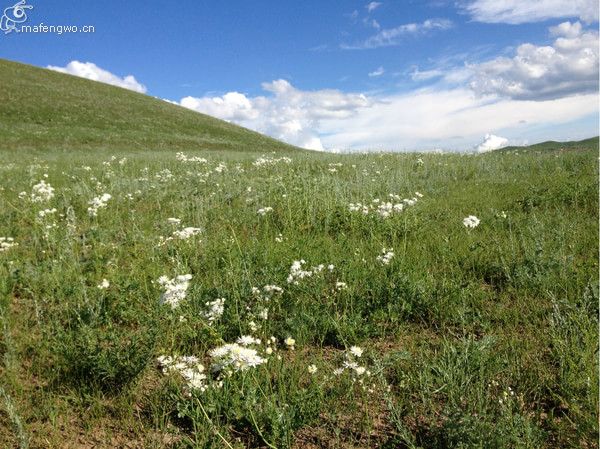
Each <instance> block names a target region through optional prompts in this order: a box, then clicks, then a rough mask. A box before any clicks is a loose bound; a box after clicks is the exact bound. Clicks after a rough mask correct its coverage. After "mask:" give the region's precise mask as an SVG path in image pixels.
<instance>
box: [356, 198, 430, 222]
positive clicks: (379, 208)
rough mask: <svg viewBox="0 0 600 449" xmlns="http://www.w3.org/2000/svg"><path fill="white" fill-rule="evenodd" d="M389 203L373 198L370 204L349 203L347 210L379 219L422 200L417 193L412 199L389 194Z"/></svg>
mask: <svg viewBox="0 0 600 449" xmlns="http://www.w3.org/2000/svg"><path fill="white" fill-rule="evenodd" d="M388 196H389V201H382V200H381V199H379V198H375V199H374V200H373V201H371V204H370V205H369V204H363V203H350V204H348V209H349V210H350V212H360V213H362V214H363V215H369V214H371V213H372V214H375V215H378V216H379V217H381V218H388V217H390V216H391V215H392V214H397V213H400V212H402V211H403V210H404V209H405V208H406V207H408V206H414V205H415V204H417V201H419V198H422V197H423V195H422V194H421V193H419V192H415V196H414V197H413V198H401V197H400V196H399V195H396V194H394V193H390V194H389V195H388Z"/></svg>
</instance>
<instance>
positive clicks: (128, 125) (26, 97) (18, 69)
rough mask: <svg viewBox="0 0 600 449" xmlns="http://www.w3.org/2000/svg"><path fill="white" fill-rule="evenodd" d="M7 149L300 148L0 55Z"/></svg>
mask: <svg viewBox="0 0 600 449" xmlns="http://www.w3.org/2000/svg"><path fill="white" fill-rule="evenodd" d="M0 149H3V150H19V151H24V150H27V151H31V150H42V151H43V150H49V149H52V150H64V151H95V150H103V149H106V150H109V151H117V150H167V151H182V150H192V149H207V150H235V151H251V150H252V151H264V152H270V151H281V150H288V151H289V150H300V149H299V148H297V147H294V146H291V145H287V144H285V143H283V142H280V141H278V140H275V139H272V138H270V137H267V136H264V135H262V134H259V133H256V132H254V131H250V130H248V129H245V128H242V127H240V126H236V125H233V124H230V123H227V122H225V121H222V120H218V119H216V118H213V117H210V116H207V115H204V114H200V113H197V112H194V111H191V110H188V109H185V108H183V107H180V106H177V105H174V104H170V103H168V102H166V101H163V100H160V99H156V98H153V97H150V96H147V95H142V94H139V93H135V92H131V91H129V90H126V89H122V88H118V87H114V86H110V85H107V84H103V83H99V82H95V81H90V80H87V79H83V78H78V77H75V76H71V75H65V74H62V73H57V72H54V71H51V70H47V69H41V68H38V67H33V66H29V65H25V64H20V63H16V62H12V61H6V60H2V59H0Z"/></svg>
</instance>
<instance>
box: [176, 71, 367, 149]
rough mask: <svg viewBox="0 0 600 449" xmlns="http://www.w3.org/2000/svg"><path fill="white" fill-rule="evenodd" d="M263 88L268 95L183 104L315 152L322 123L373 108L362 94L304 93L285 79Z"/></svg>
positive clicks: (185, 101)
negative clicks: (366, 108) (362, 109)
mask: <svg viewBox="0 0 600 449" xmlns="http://www.w3.org/2000/svg"><path fill="white" fill-rule="evenodd" d="M262 87H263V89H264V90H265V91H266V92H268V93H269V94H270V95H269V96H257V97H247V96H246V95H244V94H241V93H239V92H229V93H227V94H225V95H223V96H221V97H202V98H194V97H185V98H183V99H182V100H181V102H180V104H181V105H182V106H184V107H187V108H189V109H193V110H195V111H198V112H203V113H205V114H209V115H212V116H214V117H218V118H221V119H224V120H231V121H233V122H235V123H237V124H240V125H242V126H246V127H248V128H250V129H254V130H256V131H259V132H262V133H265V134H268V135H270V136H273V137H275V138H278V139H281V140H283V141H286V142H288V143H291V144H294V145H297V146H300V147H303V148H308V149H313V150H323V149H324V148H323V145H322V142H321V138H320V136H319V132H318V130H319V128H320V123H321V121H322V120H326V119H328V120H342V121H343V120H344V119H347V118H349V117H351V116H352V115H354V114H355V113H356V112H357V111H358V110H360V109H361V108H365V107H368V106H369V105H370V101H369V100H368V99H367V97H365V96H364V95H362V94H346V93H343V92H340V91H338V90H333V89H324V90H317V91H303V90H300V89H296V88H295V87H294V86H292V85H291V84H290V83H289V82H288V81H286V80H282V79H280V80H275V81H272V82H270V83H263V85H262Z"/></svg>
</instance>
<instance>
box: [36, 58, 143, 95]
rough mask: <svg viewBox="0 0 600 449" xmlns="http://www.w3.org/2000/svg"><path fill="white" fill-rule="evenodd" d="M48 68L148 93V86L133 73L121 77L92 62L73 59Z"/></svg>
mask: <svg viewBox="0 0 600 449" xmlns="http://www.w3.org/2000/svg"><path fill="white" fill-rule="evenodd" d="M47 68H48V69H50V70H54V71H56V72H61V73H68V74H69V75H75V76H79V77H81V78H87V79H89V80H93V81H99V82H101V83H106V84H112V85H113V86H118V87H123V88H125V89H129V90H133V91H135V92H140V93H146V86H144V85H143V84H140V83H139V82H138V81H137V80H136V79H135V77H134V76H133V75H127V76H125V77H123V78H121V77H119V76H117V75H115V74H113V73H111V72H109V71H108V70H104V69H101V68H100V67H98V66H97V65H96V64H94V63H92V62H79V61H71V62H69V63H68V64H67V65H66V66H65V67H57V66H52V65H49V66H48V67H47Z"/></svg>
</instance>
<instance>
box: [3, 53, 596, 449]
mask: <svg viewBox="0 0 600 449" xmlns="http://www.w3.org/2000/svg"><path fill="white" fill-rule="evenodd" d="M2 67H4V68H2ZM6 67H12V66H11V65H10V64H5V65H4V66H2V65H0V71H4V73H5V75H3V76H8V77H9V78H10V79H12V77H11V76H10V75H6ZM26 72H27V71H26ZM27 73H29V72H27ZM36 73H37V72H36ZM31 76H33V75H31ZM40 76H41V75H40ZM49 76H50V78H49V79H50V81H49V83H51V82H52V80H53V78H52V77H54V76H55V75H54V74H52V75H49ZM56 76H57V77H62V78H61V79H60V80H59V78H56V80H57V81H56V82H57V83H58V82H59V81H60V82H61V83H66V84H68V82H67V81H65V79H67V78H68V77H65V76H64V75H60V74H56ZM19 79H21V78H19ZM68 80H69V81H71V80H72V81H73V82H74V83H75V85H78V83H79V82H80V81H79V80H75V79H72V78H68ZM14 82H22V81H16V80H15V81H14ZM82 82H85V81H82ZM40 83H41V84H43V85H46V84H44V83H42V81H40ZM85 83H87V84H90V83H89V82H85ZM59 84H60V83H59ZM82 86H83V84H82ZM84 87H85V86H84ZM95 87H97V88H98V89H105V87H104V86H102V87H98V86H95ZM86 89H87V88H86ZM86 89H84V88H83V87H82V91H81V93H80V94H81V95H85V91H86ZM106 89H112V88H108V87H106ZM0 92H1V93H2V95H8V94H7V92H6V89H3V88H0ZM99 92H100V91H99ZM106 92H109V91H106ZM109 93H111V95H113V96H114V97H118V96H119V94H120V93H121V91H113V90H111V91H110V92H109ZM122 93H123V95H125V96H126V97H127V101H129V100H131V101H135V100H137V99H139V98H138V97H139V96H137V95H135V94H129V93H127V92H122ZM3 98H5V97H3ZM142 98H143V97H142ZM144 100H146V99H144ZM123 101H124V102H125V100H123ZM139 101H140V102H143V101H142V99H139ZM75 103H76V104H78V105H79V106H77V107H81V108H83V106H82V105H81V104H80V103H79V100H77V101H75ZM125 103H126V102H125ZM125 103H123V104H125ZM155 103H160V105H155V106H152V107H155V108H157V109H161V108H163V107H164V108H168V109H165V111H168V112H169V113H173V114H175V116H178V114H182V115H183V114H184V113H185V114H190V113H189V112H187V111H182V110H181V111H180V110H179V108H176V107H175V106H171V105H168V104H166V103H165V104H164V105H162V103H163V102H155ZM10 104H11V105H12V106H11V107H10V108H8V109H3V110H2V111H0V119H1V120H0V123H1V125H0V126H1V127H2V128H1V129H2V133H3V134H2V136H3V139H4V138H6V139H8V140H7V141H6V142H8V143H3V144H2V145H3V147H2V149H0V158H1V160H2V164H1V165H0V180H1V181H0V237H4V238H7V237H10V238H13V239H14V240H12V241H9V240H4V241H3V242H0V247H1V248H2V249H3V250H2V251H0V322H1V326H0V353H1V355H2V359H1V366H0V447H3V448H4V447H21V448H25V447H29V448H54V447H56V448H63V447H72V448H79V447H84V448H91V447H94V448H113V447H123V448H127V447H129V448H163V447H173V448H175V447H177V448H203V447H204V448H213V447H214V448H221V447H235V448H243V447H252V448H255V447H271V448H272V447H277V448H286V447H288V448H320V447H330V448H337V447H342V448H371V447H383V448H557V447H558V448H593V447H598V442H597V436H598V394H599V392H598V259H597V255H598V233H597V228H598V183H597V173H598V144H597V139H592V140H589V141H585V142H582V143H573V144H571V145H563V144H560V143H557V144H552V143H548V144H546V146H545V147H543V148H529V149H527V148H519V149H516V150H513V151H501V152H492V153H489V154H484V155H459V154H446V155H432V154H370V155H329V154H315V153H310V152H303V151H293V150H290V149H289V148H287V149H286V147H285V146H284V145H280V144H277V143H276V141H272V140H271V139H266V138H264V142H266V143H265V144H264V145H262V144H260V139H262V138H259V137H256V139H258V140H257V141H254V142H250V141H248V143H247V144H245V145H244V146H243V147H242V148H241V150H242V151H232V150H231V148H235V142H236V140H235V139H237V138H238V137H236V136H239V139H242V140H244V139H246V138H248V139H250V138H251V137H252V136H256V135H255V134H253V133H249V132H247V133H248V134H243V133H244V132H246V131H243V130H240V129H239V128H236V127H233V126H232V125H226V124H222V123H216V124H215V126H221V127H223V129H225V130H226V131H227V132H225V133H224V134H223V133H221V134H219V133H218V132H216V131H215V133H216V134H215V136H216V137H215V138H214V139H213V140H210V139H209V140H210V142H214V141H217V140H219V139H221V141H223V142H226V144H224V147H223V148H222V149H220V148H219V147H218V145H217V146H212V144H211V143H210V142H209V143H207V144H206V146H203V145H204V143H206V142H208V141H205V140H202V139H204V137H198V139H199V140H198V141H197V142H198V146H199V147H200V149H195V148H196V147H195V144H194V145H191V146H190V147H188V148H187V149H186V150H185V156H182V155H181V154H180V155H176V150H180V149H182V148H184V147H185V146H186V142H188V141H189V139H191V140H193V139H196V137H194V136H195V134H194V132H193V130H191V128H190V131H189V133H190V134H189V135H188V134H185V133H183V132H182V133H183V134H181V135H184V137H183V138H182V139H181V140H176V139H175V138H174V139H175V140H173V142H179V143H175V144H174V148H173V149H172V150H169V149H168V142H170V141H169V139H168V138H164V140H161V139H163V137H164V135H165V134H163V132H162V131H158V130H157V131H156V132H154V131H152V130H149V131H148V133H149V135H150V137H149V139H150V140H149V141H148V142H150V141H151V142H155V143H156V142H159V143H156V146H152V145H151V146H149V147H148V148H147V149H146V150H144V149H143V145H144V143H145V141H144V140H139V139H137V140H135V139H134V140H135V145H132V146H131V149H127V148H126V147H127V142H128V139H129V138H130V137H131V136H137V135H143V134H144V128H143V127H141V125H140V127H139V128H138V127H136V126H137V125H136V123H137V119H136V120H134V121H133V122H132V123H133V124H130V125H129V124H128V125H126V126H125V125H123V126H124V127H123V128H119V126H120V125H118V124H115V125H114V126H115V128H114V129H115V133H114V136H115V137H114V141H113V140H111V139H112V137H110V136H111V135H112V134H111V132H110V131H109V129H110V127H109V125H108V123H109V120H108V118H107V119H106V122H102V121H101V120H100V119H98V120H100V121H99V122H96V125H97V128H94V129H97V130H104V131H106V133H107V134H108V136H109V137H106V136H105V134H104V133H103V132H100V131H97V132H96V131H95V130H92V132H91V135H92V136H99V137H98V139H99V140H98V141H96V140H94V139H95V138H90V146H89V147H86V146H85V145H82V147H81V149H80V150H79V151H67V150H70V149H75V148H76V147H77V145H79V144H80V143H81V142H82V141H84V140H85V136H86V135H87V134H86V132H84V131H83V128H82V126H83V125H82V123H83V122H84V121H87V120H88V118H87V116H84V118H81V117H80V118H77V120H76V121H77V123H78V125H77V126H75V128H76V129H78V130H79V131H77V132H76V133H77V136H78V137H77V138H76V139H75V140H74V141H73V142H71V141H69V139H61V138H60V129H61V128H62V129H63V131H64V132H67V131H68V128H69V126H67V125H66V123H67V122H60V123H61V124H60V125H57V127H53V126H50V125H47V124H40V125H39V126H40V128H39V129H40V130H42V131H40V132H42V134H43V137H39V139H41V140H36V139H38V137H35V136H36V135H37V134H36V133H34V132H32V130H33V129H35V124H32V123H33V120H32V117H34V116H35V110H34V109H31V110H21V111H20V112H15V113H14V114H13V115H14V123H12V125H11V124H10V123H9V122H8V120H10V118H9V117H10V116H11V114H12V113H10V111H12V110H15V111H16V110H17V109H18V106H17V105H16V104H14V103H12V102H11V103H10ZM115 104H118V99H115V98H113V99H112V100H111V102H110V105H108V106H106V107H107V108H112V107H113V106H114V105H115ZM148 107H149V108H150V106H148ZM69 108H70V106H69V107H68V108H67V109H69ZM36 110H37V109H36ZM47 110H48V111H53V109H52V107H51V105H48V109H47ZM7 111H8V112H7ZM149 111H150V109H149V110H148V113H150V112H149ZM82 113H83V112H82ZM48 114H50V112H48ZM56 115H57V116H59V115H60V114H56ZM100 115H102V114H100ZM169 117H170V116H169V115H168V114H167V116H166V118H165V123H167V122H169V121H170V120H171V119H169ZM186 117H187V115H186ZM199 117H200V118H193V119H192V118H189V120H207V121H208V122H210V123H212V121H211V120H209V119H207V118H205V117H203V116H199ZM17 118H18V120H17ZM57 120H59V118H58V117H57ZM60 120H67V118H64V117H63V118H60ZM74 120H75V119H74ZM89 120H93V119H92V118H89ZM132 120H133V119H132ZM7 123H9V124H7ZM19 123H20V124H19ZM103 123H104V124H103ZM147 123H151V120H150V119H148V121H147ZM173 123H175V124H174V125H173V126H174V127H175V126H178V125H177V121H173ZM13 125H14V126H15V127H16V130H14V129H13ZM96 125H94V126H96ZM19 126H21V128H19ZM111 126H112V125H111ZM198 126H200V125H198ZM158 128H160V127H158V126H157V127H156V129H158ZM45 130H47V131H45ZM200 130H202V128H201V127H200ZM17 131H19V132H17ZM74 132H75V131H74ZM164 132H165V133H167V131H164ZM23 133H25V134H23ZM44 133H45V134H44ZM207 133H208V131H207ZM236 133H237V134H236ZM200 134H202V133H200ZM11 136H12V137H11ZM52 136H54V137H52ZM161 136H162V137H161ZM185 136H187V137H185ZM189 136H191V137H189ZM219 136H220V137H219ZM28 138H29V139H33V140H32V142H31V143H28V142H29V141H28V140H27V139H28ZM69 142H71V143H69ZM203 142H204V143H203ZM227 142H228V143H227ZM273 142H275V143H273ZM113 144H114V148H113V147H112V146H113ZM38 145H39V147H38ZM269 145H272V146H269ZM278 145H279V146H278ZM29 146H31V147H32V148H34V149H33V150H31V152H28V148H29ZM251 149H253V150H254V151H251ZM17 150H19V151H17ZM92 150H93V151H92ZM272 150H275V152H271V151H272ZM42 180H43V181H44V183H41V181H42ZM48 185H49V186H51V187H52V190H51V189H50V188H49V187H48ZM417 192H418V193H417ZM105 194H109V195H110V198H108V197H106V196H105V197H104V199H103V198H102V196H103V195H105ZM390 195H393V196H390ZM94 198H96V199H97V200H96V201H95V202H94ZM376 200H379V201H376ZM387 202H390V203H391V204H392V207H391V212H390V213H389V214H387V212H388V211H389V210H388V207H387V206H386V205H385V203H387ZM357 203H360V205H358V204H357ZM395 204H403V206H402V211H399V210H398V209H399V207H396V208H395V209H394V208H393V205H395ZM40 212H42V213H40ZM386 215H387V216H386ZM469 215H474V216H476V217H477V218H478V219H479V220H480V223H479V225H478V226H476V227H474V228H467V227H466V226H465V225H464V224H463V219H464V218H465V217H467V216H469ZM173 218H176V219H178V220H180V221H179V222H177V220H173ZM169 219H171V220H169ZM186 227H193V228H195V229H193V230H188V231H186V232H181V231H182V230H183V229H184V228H186ZM197 230H200V231H197ZM191 234H195V235H191ZM392 253H393V254H392ZM302 260H304V261H305V263H304V264H300V268H298V263H296V265H294V262H295V261H302ZM386 262H387V263H386ZM320 265H322V267H320ZM293 266H295V267H296V269H294V268H292V267H293ZM182 275H191V279H185V280H183V279H180V281H177V279H176V277H177V276H182ZM163 276H164V277H166V278H164V277H163ZM290 276H291V277H290ZM170 281H173V282H170ZM178 282H179V283H178ZM177 283H178V286H177V287H175V286H174V285H173V284H177ZM275 287H279V288H280V289H281V291H279V289H277V288H275ZM183 293H185V295H184V294H183ZM221 298H223V299H224V302H223V307H222V309H220V308H219V306H218V303H215V300H217V299H221ZM172 305H174V307H173V306H172ZM242 336H245V338H244V339H243V340H240V341H239V345H238V346H235V347H233V346H229V347H225V348H229V349H231V351H230V352H229V353H227V354H228V356H230V357H231V359H232V360H234V362H237V363H233V364H231V365H229V366H224V364H225V363H224V361H227V360H229V359H228V358H227V355H226V356H223V354H224V353H225V352H226V350H225V349H223V347H224V345H225V344H234V343H236V342H237V341H238V339H240V337H242ZM250 337H251V338H250ZM271 337H273V338H274V339H272V338H271ZM256 339H259V340H260V342H258V341H256ZM219 348H221V349H219ZM215 349H217V350H218V351H217V352H215ZM181 356H194V357H196V359H185V360H184V359H179V362H180V366H179V367H173V366H171V369H169V368H168V364H167V361H168V359H166V358H165V357H172V358H176V357H181ZM235 357H237V358H235ZM184 365H186V366H184ZM199 365H202V366H203V367H204V371H201V370H200V366H199ZM177 368H180V369H177ZM186 369H187V370H186Z"/></svg>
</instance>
